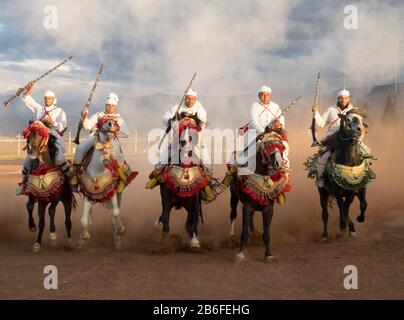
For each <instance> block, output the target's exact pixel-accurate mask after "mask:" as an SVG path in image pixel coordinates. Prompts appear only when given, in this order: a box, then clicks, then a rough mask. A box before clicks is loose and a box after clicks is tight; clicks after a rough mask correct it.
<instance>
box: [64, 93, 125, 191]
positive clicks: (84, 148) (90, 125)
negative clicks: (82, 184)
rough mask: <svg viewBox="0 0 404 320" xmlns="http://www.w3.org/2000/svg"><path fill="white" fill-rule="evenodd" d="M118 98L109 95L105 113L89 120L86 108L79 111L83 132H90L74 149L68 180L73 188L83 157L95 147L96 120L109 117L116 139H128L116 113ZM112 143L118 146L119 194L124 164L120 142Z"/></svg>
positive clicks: (123, 174) (123, 125) (123, 175)
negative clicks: (116, 125) (115, 130)
mask: <svg viewBox="0 0 404 320" xmlns="http://www.w3.org/2000/svg"><path fill="white" fill-rule="evenodd" d="M118 102H119V98H118V96H117V95H116V94H115V93H112V92H111V93H110V94H109V95H108V97H107V99H106V102H105V111H102V112H97V113H95V114H94V115H92V116H91V117H90V118H89V117H88V108H84V109H83V110H82V111H81V116H82V117H83V119H84V120H83V128H84V129H85V130H88V131H90V134H89V137H88V138H87V139H86V140H85V141H83V142H82V143H80V144H79V145H78V146H77V148H76V153H75V156H74V161H73V176H72V178H71V180H70V184H71V185H72V186H73V187H76V186H77V185H78V183H79V179H78V176H77V174H78V172H77V170H78V168H79V167H80V166H81V164H82V162H83V160H84V158H85V156H86V155H87V154H88V152H89V151H90V149H91V148H92V147H94V145H95V133H96V132H97V123H98V120H99V119H101V118H103V117H105V116H110V117H112V118H113V119H114V120H115V121H116V123H117V124H118V126H119V132H118V137H120V138H127V137H129V130H128V127H127V125H126V123H125V121H124V120H123V118H122V116H121V115H120V114H118V113H116V112H115V111H116V108H117V106H118ZM114 143H118V144H119V148H118V149H119V150H120V153H119V154H117V155H116V157H117V159H116V160H117V161H118V164H119V168H118V175H119V178H120V181H119V186H118V191H119V192H121V191H122V190H123V188H124V184H125V182H126V176H125V172H124V171H125V170H124V168H123V163H124V157H123V153H122V149H121V147H120V142H119V140H118V139H114Z"/></svg>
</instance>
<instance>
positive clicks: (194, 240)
mask: <svg viewBox="0 0 404 320" xmlns="http://www.w3.org/2000/svg"><path fill="white" fill-rule="evenodd" d="M200 247H201V245H200V244H199V240H198V239H197V238H192V239H191V248H200Z"/></svg>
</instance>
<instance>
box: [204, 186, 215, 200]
mask: <svg viewBox="0 0 404 320" xmlns="http://www.w3.org/2000/svg"><path fill="white" fill-rule="evenodd" d="M203 191H204V193H205V196H206V200H207V201H212V200H215V199H216V196H215V193H214V192H213V190H212V188H211V187H210V186H209V185H207V186H206V187H205V189H204V190H203Z"/></svg>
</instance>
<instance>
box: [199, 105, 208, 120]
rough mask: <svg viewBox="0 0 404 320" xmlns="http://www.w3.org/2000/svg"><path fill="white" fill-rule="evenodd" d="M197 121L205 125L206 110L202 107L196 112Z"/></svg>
mask: <svg viewBox="0 0 404 320" xmlns="http://www.w3.org/2000/svg"><path fill="white" fill-rule="evenodd" d="M197 113H198V119H199V120H201V121H202V122H203V124H206V120H207V117H206V110H205V109H204V108H203V107H200V108H199V110H198V112H197Z"/></svg>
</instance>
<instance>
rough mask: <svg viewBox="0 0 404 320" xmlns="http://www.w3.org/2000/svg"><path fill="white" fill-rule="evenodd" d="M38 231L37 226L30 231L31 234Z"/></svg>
mask: <svg viewBox="0 0 404 320" xmlns="http://www.w3.org/2000/svg"><path fill="white" fill-rule="evenodd" d="M37 230H38V228H37V227H36V226H35V227H30V228H29V231H30V232H36V231H37Z"/></svg>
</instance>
